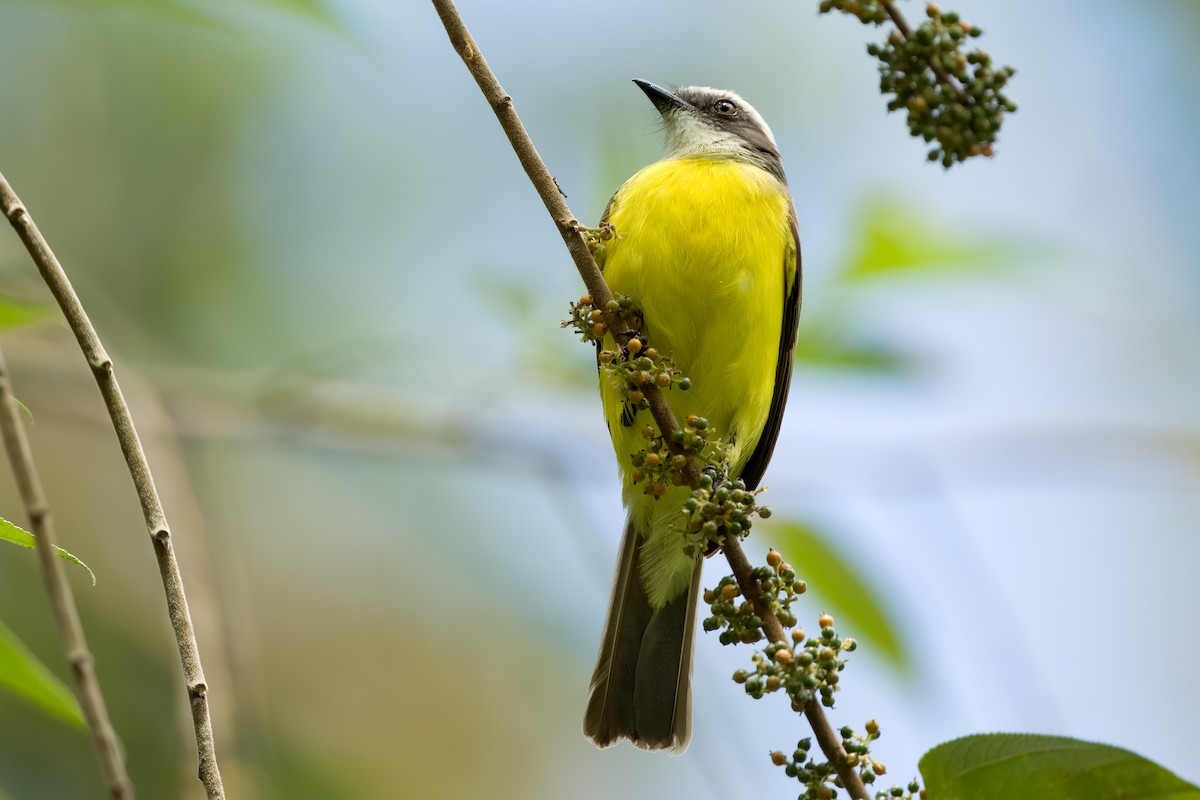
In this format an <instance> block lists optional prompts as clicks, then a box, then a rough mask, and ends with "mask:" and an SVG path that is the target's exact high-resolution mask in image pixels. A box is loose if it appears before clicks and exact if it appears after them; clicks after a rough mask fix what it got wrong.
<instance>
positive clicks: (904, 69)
mask: <svg viewBox="0 0 1200 800" xmlns="http://www.w3.org/2000/svg"><path fill="white" fill-rule="evenodd" d="M888 5H889V4H888V3H886V2H885V1H884V0H823V2H822V3H821V6H820V9H821V12H822V13H825V12H828V11H832V10H835V9H836V10H838V11H844V12H846V13H848V14H851V15H852V16H855V17H857V18H858V19H859V20H861V21H862V22H864V23H868V24H874V25H881V24H883V23H884V22H886V21H887V19H888V17H889V14H888ZM925 13H926V17H927V19H926V20H925V21H924V22H922V23H921V24H920V25H919V26H917V27H916V28H915V29H912V30H909V29H908V27H907V25H906V24H903V19H902V18H899V15H898V14H896V15H895V18H896V19H897V26H898V27H897V29H896V30H893V31H892V32H891V33H890V34H888V37H887V39H885V40H884V41H883V42H882V43H881V44H871V45H869V46H868V47H867V52H868V53H869V54H870V55H872V56H874V57H875V58H877V59H878V60H879V89H880V91H881V92H883V93H884V94H890V95H893V97H892V99H891V100H889V101H888V110H889V111H899V110H904V111H906V112H907V114H908V129H909V132H910V133H911V134H912V135H913V136H920V137H921V138H922V139H924V140H925V141H926V142H929V143H931V144H933V145H934V147H933V149H932V150H930V151H929V154H928V156H929V160H930V161H940V162H941V163H942V166H944V167H947V168H948V167H950V166H952V165H953V164H955V163H956V162H960V161H965V160H967V159H968V158H971V157H972V156H980V155H982V156H991V155H993V154H994V149H993V147H994V145H995V143H996V136H997V134H999V132H1000V126H1001V124H1002V123H1003V121H1004V115H1005V114H1010V113H1012V112H1014V111H1016V110H1017V105H1016V103H1014V102H1013V101H1012V100H1010V99H1009V98H1008V97H1006V96H1005V95H1004V92H1003V90H1004V88H1005V86H1006V85H1007V83H1008V80H1009V78H1011V77H1012V76H1013V74H1014V73H1015V70H1014V69H1013V68H1012V67H996V66H995V65H994V64H993V62H992V57H991V56H990V55H988V54H987V53H986V52H983V51H981V50H971V51H969V52H964V51H963V45H964V44H965V43H966V42H967V41H968V40H969V39H974V38H977V37H979V36H980V35H981V34H982V33H983V31H982V30H980V29H979V27H977V26H975V25H971V24H970V23H968V22H965V21H964V20H962V19H960V18H959V16H958V14H956V13H955V12H953V11H942V10H941V9H940V8H939V7H938V6H937V5H935V4H934V3H929V4H928V5H927V6H926V9H925Z"/></svg>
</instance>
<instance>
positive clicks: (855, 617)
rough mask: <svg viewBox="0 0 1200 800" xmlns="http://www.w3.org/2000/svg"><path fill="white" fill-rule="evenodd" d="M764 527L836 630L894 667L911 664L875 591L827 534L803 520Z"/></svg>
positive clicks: (773, 522)
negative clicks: (815, 594)
mask: <svg viewBox="0 0 1200 800" xmlns="http://www.w3.org/2000/svg"><path fill="white" fill-rule="evenodd" d="M755 528H756V529H757V528H758V526H755ZM762 528H763V536H764V537H765V538H767V539H768V540H769V541H770V542H771V544H772V546H773V547H774V548H775V549H776V550H778V551H780V552H781V553H782V554H783V557H784V558H785V559H787V560H789V561H791V562H792V564H794V565H795V567H796V571H797V573H798V574H799V576H800V577H801V578H804V579H805V580H806V581H807V582H808V585H809V586H810V587H811V588H812V589H814V590H815V591H816V592H818V593H819V594H820V595H821V596H822V597H823V598H825V599H826V600H827V601H828V602H829V604H830V606H831V608H830V611H831V612H832V613H833V615H834V616H835V617H836V618H837V625H838V630H839V631H840V632H842V633H843V634H845V635H847V636H852V637H853V638H855V639H858V640H860V643H861V644H862V645H863V646H864V647H865V648H866V649H867V650H869V651H870V652H872V653H876V654H878V655H880V656H882V657H883V658H884V660H885V661H887V662H889V663H890V664H891V666H893V667H895V668H896V669H897V670H900V671H906V670H907V669H908V668H909V666H910V661H909V655H908V653H907V651H905V649H904V645H903V644H902V643H901V641H900V638H899V636H897V635H896V628H895V625H894V623H893V621H892V619H891V617H890V616H889V615H888V612H887V608H886V606H884V604H883V602H882V600H881V599H880V597H879V595H878V593H877V592H876V591H875V589H874V587H872V586H871V584H870V582H868V581H867V580H866V579H865V578H863V577H862V575H860V574H859V572H858V570H857V568H856V567H855V565H854V563H853V562H852V561H850V560H849V559H847V558H845V557H843V556H842V554H841V553H839V552H838V551H837V550H835V549H833V548H832V547H830V546H829V544H828V541H827V539H828V537H827V536H823V535H822V534H821V533H819V532H818V531H817V530H816V529H814V528H813V527H811V526H809V525H807V524H805V523H802V522H797V521H795V520H784V519H779V518H778V517H773V518H772V519H771V521H770V522H764V523H762Z"/></svg>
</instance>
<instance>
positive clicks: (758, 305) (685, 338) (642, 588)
mask: <svg viewBox="0 0 1200 800" xmlns="http://www.w3.org/2000/svg"><path fill="white" fill-rule="evenodd" d="M634 82H635V83H636V84H637V85H638V86H639V87H641V89H642V91H643V92H645V93H646V96H647V97H649V98H650V101H651V102H652V103H654V106H655V108H657V109H658V111H659V113H660V114H661V116H662V121H663V125H664V129H665V132H666V156H665V157H664V158H663V159H662V160H661V161H658V162H656V163H654V164H651V165H650V166H648V167H646V168H645V169H643V170H641V171H640V172H638V173H637V174H636V175H634V176H633V177H632V178H630V179H629V180H628V181H626V182H625V184H624V185H623V186H621V188H620V189H618V190H617V193H616V194H614V195H613V197H612V200H610V201H609V204H608V208H607V209H606V210H605V212H604V216H603V222H606V223H609V224H611V225H612V226H613V229H614V232H615V237H614V238H612V239H610V240H608V241H607V242H606V243H605V245H604V247H603V248H602V249H601V251H600V252H599V253H598V254H597V259H598V261H599V262H600V266H601V268H602V269H603V270H604V277H605V279H606V280H607V281H608V285H609V286H610V287H611V288H612V290H613V291H614V292H616V293H618V294H622V295H627V296H629V297H630V298H632V300H633V302H634V303H635V304H636V305H637V307H638V308H639V309H640V310H641V314H642V317H643V320H644V322H643V327H642V332H643V333H644V334H645V336H646V339H647V340H648V341H649V343H650V345H651V346H652V347H654V348H656V349H657V350H658V351H659V352H660V353H661V354H663V355H664V356H667V357H669V358H671V359H672V360H673V361H674V362H675V364H676V366H678V367H679V369H680V370H681V371H682V373H683V374H684V375H686V376H688V377H689V378H691V380H692V383H693V388H692V389H691V390H690V391H687V392H680V391H678V390H677V389H675V390H670V391H668V392H666V393H665V394H666V396H667V401H668V402H669V404H670V406H671V409H672V410H673V411H674V413H675V416H676V418H678V419H680V420H683V419H684V418H685V417H686V416H688V415H692V414H695V415H698V416H701V417H705V418H706V419H707V420H708V422H709V431H710V432H711V434H713V435H715V436H717V437H719V438H720V440H721V441H722V442H724V444H725V445H726V447H727V450H726V453H727V462H726V465H725V466H726V467H727V469H728V472H729V476H730V478H737V477H740V478H741V479H742V480H743V481H745V483H746V485H747V487H749V488H753V487H755V486H757V484H758V482H759V480H760V479H761V478H762V474H763V471H764V470H765V469H766V466H767V462H768V461H769V460H770V458H771V452H772V451H773V450H774V448H775V440H776V438H777V437H778V435H779V423H780V419H781V418H782V416H783V408H784V404H785V403H786V402H787V394H788V384H789V383H790V382H791V375H792V357H793V353H792V351H793V348H794V347H795V342H796V321H797V318H798V317H799V314H800V237H799V233H798V229H797V225H796V211H795V208H794V206H793V204H792V198H791V195H790V194H789V193H788V188H787V179H786V178H785V177H784V173H783V163H782V161H781V159H780V156H779V150H778V148H777V147H776V144H775V137H774V136H773V135H772V133H771V129H770V128H769V127H768V126H767V123H766V122H765V121H764V120H763V118H762V116H760V115H759V113H758V112H757V111H755V110H754V108H753V107H752V106H751V105H750V104H749V103H747V102H746V101H745V100H743V99H742V98H741V97H739V96H738V95H737V94H735V93H733V92H729V91H723V90H720V89H711V88H707V87H699V86H689V87H686V88H682V89H679V90H677V91H674V92H671V91H668V90H667V89H663V88H661V87H659V86H655V85H654V84H652V83H648V82H646V81H634ZM604 346H605V347H606V348H608V349H614V348H615V345H614V344H613V342H612V339H611V335H610V336H609V337H608V339H607V340H606V342H605V345H604ZM623 390H624V387H623V386H620V385H615V384H614V383H613V382H612V381H611V380H608V379H607V378H606V377H604V373H603V372H602V378H601V386H600V394H601V399H602V401H603V405H604V413H605V417H606V419H607V422H608V430H609V433H610V435H611V436H612V441H613V447H614V448H615V450H616V454H617V461H618V463H619V465H620V470H621V477H622V480H623V485H624V502H625V507H626V509H627V510H628V519H627V522H626V525H625V534H624V538H623V540H622V543H621V552H620V556H619V560H618V562H617V570H616V578H615V580H614V583H613V590H612V599H611V600H610V602H609V608H608V618H607V620H606V622H605V624H604V634H603V637H602V639H601V643H600V655H599V658H598V660H597V662H596V670H595V673H594V674H593V676H592V683H591V695H590V698H589V700H588V707H587V712H586V714H585V717H584V723H583V729H584V733H585V734H586V735H587V737H588V738H589V739H591V740H592V741H593V742H594V743H595V744H596V745H597V746H599V747H608V746H609V745H612V744H615V743H616V742H617V741H619V740H621V739H629V740H630V741H631V742H632V743H633V744H635V745H636V746H638V747H641V748H645V749H648V750H671V751H674V752H675V753H682V752H683V751H684V750H685V749H686V748H687V745H688V741H689V740H690V738H691V726H692V722H691V702H692V701H691V674H692V651H693V634H694V631H695V627H696V625H695V622H696V602H697V594H698V593H699V586H700V567H701V563H702V561H703V559H702V558H699V557H697V556H695V555H689V554H688V553H685V552H684V531H683V514H682V512H681V508H682V505H683V503H684V501H685V500H686V499H687V498H688V497H689V490H688V489H687V488H686V487H672V488H671V489H669V490H668V491H667V493H666V494H665V495H664V496H662V497H659V498H655V497H653V496H650V495H647V494H645V493H644V491H643V487H642V486H641V485H640V484H639V485H635V484H634V482H633V479H632V472H633V467H632V464H631V460H630V456H631V455H632V454H633V453H636V452H638V451H640V450H642V449H643V448H645V446H646V440H645V439H644V438H643V436H642V433H641V431H642V429H643V428H644V427H645V426H646V424H647V423H652V422H653V419H652V418H651V415H650V412H649V411H637V412H635V411H634V409H633V408H632V407H631V406H630V405H629V404H628V401H627V400H626V394H625V393H624V391H623Z"/></svg>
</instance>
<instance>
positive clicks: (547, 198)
mask: <svg viewBox="0 0 1200 800" xmlns="http://www.w3.org/2000/svg"><path fill="white" fill-rule="evenodd" d="M433 5H434V8H436V9H437V12H438V16H440V17H441V18H442V24H443V25H444V26H445V28H446V33H447V34H448V35H449V37H450V42H451V44H453V45H454V49H455V50H456V51H457V52H458V54H459V56H460V57H461V58H462V60H463V62H464V63H465V64H466V65H467V70H468V71H469V72H470V73H471V76H472V77H473V78H475V82H476V83H477V84H479V88H480V90H481V91H482V92H483V96H484V98H485V99H486V100H487V101H488V104H489V105H490V106H491V107H492V110H493V111H494V112H495V114H496V118H497V119H498V120H499V121H500V127H501V128H503V129H504V133H505V135H506V136H508V141H509V143H511V144H512V148H513V150H514V151H515V152H516V154H517V158H518V159H519V160H520V161H521V166H522V167H524V169H525V173H526V174H527V175H528V176H529V180H530V181H532V183H533V187H534V189H536V190H537V193H538V196H539V197H541V198H542V202H543V203H544V204H545V205H546V210H547V211H548V212H550V217H551V219H553V220H554V224H555V225H556V226H557V227H558V232H559V234H560V235H561V236H562V237H563V241H564V242H565V243H566V245H567V250H569V251H570V253H571V258H572V259H573V260H574V261H575V266H576V268H577V269H578V270H579V275H580V277H581V278H583V283H584V285H585V286H586V287H587V290H588V293H589V294H591V295H592V298H593V301H594V305H595V306H596V307H597V308H600V309H603V310H604V313H605V318H604V322H605V324H606V325H607V326H608V329H609V330H610V331H613V332H614V334H616V332H618V331H622V330H624V329H625V328H627V327H628V326H626V325H624V324H622V321H621V318H620V315H619V312H618V311H617V310H616V308H615V304H610V301H612V300H613V295H612V292H611V291H610V290H609V288H608V284H607V283H605V281H604V276H603V275H602V274H601V272H600V268H599V267H598V266H597V265H596V260H595V259H594V258H593V257H592V253H591V251H590V250H589V249H588V247H587V243H586V242H585V241H584V239H583V236H582V235H581V234H580V232H579V230H580V225H579V223H578V222H577V221H576V220H575V217H574V215H572V214H571V210H570V209H569V208H568V207H567V204H566V201H565V200H564V199H563V194H562V190H561V189H559V187H558V184H557V182H555V180H554V176H552V175H551V174H550V171H549V170H548V169H547V168H546V165H545V163H544V162H543V161H542V159H541V157H540V156H539V155H538V152H537V149H536V148H535V147H534V146H533V140H532V139H530V138H529V134H528V133H527V132H526V130H525V126H524V125H522V124H521V120H520V118H519V117H518V116H517V112H516V110H515V109H514V108H513V102H512V97H510V96H509V95H507V94H506V93H505V92H504V89H503V87H501V86H500V81H498V80H497V79H496V76H495V74H494V73H493V72H492V70H491V68H490V67H488V65H487V61H485V60H484V58H483V54H482V53H481V52H480V51H479V48H478V46H477V45H476V44H475V40H474V39H473V38H472V37H471V33H470V31H468V30H467V26H466V23H464V22H463V19H462V17H461V16H460V15H459V13H458V9H457V8H455V7H454V3H453V2H452V0H433ZM620 338H621V337H620V336H619V335H618V339H620ZM625 339H626V340H627V339H628V335H626V336H625ZM622 344H624V342H622ZM642 391H643V393H644V394H645V396H646V400H647V401H648V402H649V404H650V411H651V413H652V414H653V415H654V421H655V422H656V423H658V427H659V431H660V432H661V433H662V434H663V438H664V439H665V440H666V441H668V442H669V441H670V440H671V438H672V437H671V434H672V433H674V432H677V431H679V430H680V427H679V422H678V421H677V420H676V419H675V415H674V414H672V413H671V408H670V406H668V405H667V401H666V398H665V397H663V396H662V393H661V392H660V391H659V390H658V387H656V386H654V385H653V384H649V385H647V386H644V387H642ZM694 468H695V460H694V459H693V460H692V462H691V463H689V471H691V470H694ZM696 474H698V471H691V475H692V476H693V477H694V476H695V475H696ZM722 550H723V551H724V553H725V555H726V557H727V558H728V559H729V563H730V566H731V567H732V568H733V570H734V575H735V577H736V578H737V580H738V584H739V585H740V586H741V589H742V592H743V593H744V594H745V595H746V596H747V597H749V598H752V599H753V598H760V597H761V592H760V591H759V589H758V583H757V581H755V580H754V578H753V577H752V576H751V574H750V571H751V570H750V563H749V561H748V560H747V559H746V554H745V552H744V551H743V550H742V547H741V543H740V542H739V541H738V538H737V537H736V536H726V537H725V543H724V545H723V547H722ZM756 605H757V606H758V609H757V610H758V613H759V616H760V617H761V618H762V620H763V630H764V632H765V633H766V634H767V636H768V637H769V638H770V640H771V641H773V642H775V641H783V640H785V638H786V637H785V635H784V632H783V626H782V625H781V624H780V622H779V618H778V617H776V616H775V614H774V612H773V611H772V610H771V609H770V608H768V607H766V606H764V605H763V604H762V602H761V600H760V601H759V602H757V603H756ZM804 714H805V716H806V717H807V718H808V721H809V724H810V725H812V728H813V732H814V733H815V734H816V737H817V741H818V743H819V744H820V745H821V749H822V751H823V752H824V753H825V756H826V758H828V759H829V761H830V763H832V764H833V765H834V768H835V769H836V770H837V773H838V776H839V777H840V778H841V780H842V784H843V786H845V787H846V790H847V791H848V792H849V793H850V795H851V797H852V798H856V800H866V799H867V790H866V787H865V786H864V785H863V782H862V779H861V778H860V777H859V775H858V772H857V771H856V770H855V769H854V768H853V767H851V766H850V764H849V760H848V759H847V756H846V751H845V749H844V748H843V747H842V744H841V741H840V739H839V737H838V736H837V734H836V733H834V731H833V728H832V726H831V725H830V724H829V720H828V719H826V717H825V712H824V710H823V709H822V708H821V706H820V705H819V704H818V703H817V702H815V701H813V702H810V703H809V704H808V705H807V706H805V709H804Z"/></svg>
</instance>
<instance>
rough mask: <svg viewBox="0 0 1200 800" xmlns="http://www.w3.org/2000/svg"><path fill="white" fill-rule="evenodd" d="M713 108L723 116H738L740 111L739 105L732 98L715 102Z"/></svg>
mask: <svg viewBox="0 0 1200 800" xmlns="http://www.w3.org/2000/svg"><path fill="white" fill-rule="evenodd" d="M712 109H713V111H715V112H716V113H718V114H720V115H721V116H722V117H736V116H737V113H738V107H737V106H736V105H734V103H733V101H732V100H718V101H717V102H715V103H713V107H712Z"/></svg>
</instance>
